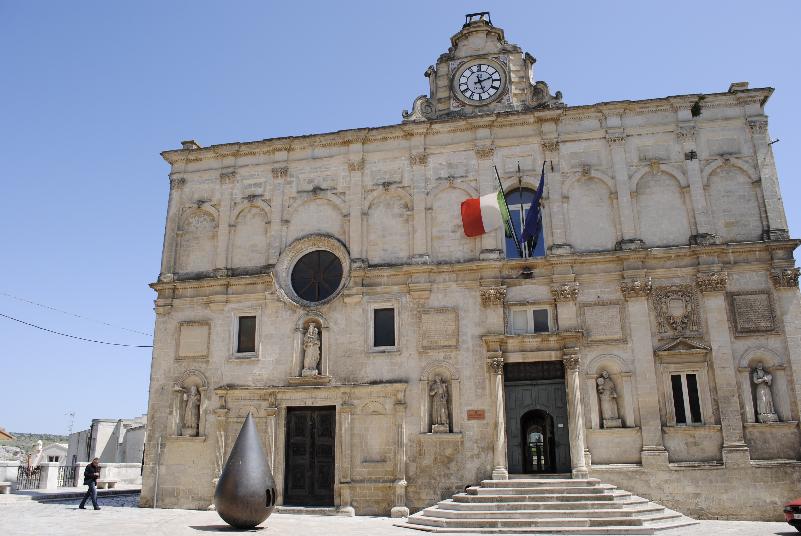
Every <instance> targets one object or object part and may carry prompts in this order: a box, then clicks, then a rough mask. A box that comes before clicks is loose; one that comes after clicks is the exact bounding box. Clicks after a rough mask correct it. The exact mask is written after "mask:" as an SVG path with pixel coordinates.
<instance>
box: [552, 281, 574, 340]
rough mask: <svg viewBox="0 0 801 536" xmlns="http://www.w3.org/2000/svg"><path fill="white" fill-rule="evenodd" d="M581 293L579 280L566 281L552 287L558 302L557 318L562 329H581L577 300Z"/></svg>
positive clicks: (553, 294)
mask: <svg viewBox="0 0 801 536" xmlns="http://www.w3.org/2000/svg"><path fill="white" fill-rule="evenodd" d="M578 294H579V284H578V282H577V281H566V282H564V283H560V284H558V285H554V286H552V287H551V296H553V299H554V301H555V302H556V318H557V323H558V325H559V329H560V330H565V329H579V322H578V310H577V308H576V300H577V299H578Z"/></svg>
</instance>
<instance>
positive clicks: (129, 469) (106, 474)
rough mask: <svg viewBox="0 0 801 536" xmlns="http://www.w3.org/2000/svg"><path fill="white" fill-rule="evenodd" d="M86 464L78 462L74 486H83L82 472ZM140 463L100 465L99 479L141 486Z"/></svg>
mask: <svg viewBox="0 0 801 536" xmlns="http://www.w3.org/2000/svg"><path fill="white" fill-rule="evenodd" d="M87 465H89V463H88V462H80V463H79V464H78V468H77V469H76V470H75V485H76V486H83V472H84V470H85V469H86V466H87ZM141 471H142V464H141V463H101V464H100V478H101V479H102V480H119V483H120V484H138V485H142V475H141Z"/></svg>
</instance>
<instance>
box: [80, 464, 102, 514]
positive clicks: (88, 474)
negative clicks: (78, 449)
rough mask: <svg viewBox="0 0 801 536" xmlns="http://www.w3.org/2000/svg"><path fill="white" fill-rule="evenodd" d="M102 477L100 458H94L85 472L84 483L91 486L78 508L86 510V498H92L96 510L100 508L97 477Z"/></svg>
mask: <svg viewBox="0 0 801 536" xmlns="http://www.w3.org/2000/svg"><path fill="white" fill-rule="evenodd" d="M99 477H100V459H99V458H92V463H90V464H89V465H87V466H86V469H85V470H84V472H83V483H84V485H86V486H89V489H87V490H86V493H85V494H84V496H83V500H82V501H81V504H80V505H78V508H80V509H81V510H86V507H85V506H84V505H85V504H86V499H88V498H90V497H91V498H92V506H94V507H95V510H100V507H99V506H98V505H97V479H98V478H99Z"/></svg>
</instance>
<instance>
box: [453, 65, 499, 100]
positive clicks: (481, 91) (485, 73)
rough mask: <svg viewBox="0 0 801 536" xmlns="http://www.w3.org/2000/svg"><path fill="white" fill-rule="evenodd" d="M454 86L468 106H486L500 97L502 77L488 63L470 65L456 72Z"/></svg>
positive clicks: (496, 69) (497, 69) (497, 70)
mask: <svg viewBox="0 0 801 536" xmlns="http://www.w3.org/2000/svg"><path fill="white" fill-rule="evenodd" d="M454 82H455V83H454V86H455V88H454V89H456V90H457V91H458V93H459V95H460V96H461V97H463V100H466V102H468V103H469V104H473V105H481V104H488V103H489V102H491V101H493V100H495V99H496V98H497V97H499V96H500V92H501V89H502V88H503V86H504V82H505V79H504V75H503V74H502V73H501V72H500V70H499V68H496V67H495V66H493V65H490V64H489V63H472V64H470V65H468V66H467V67H465V68H463V69H462V70H460V71H458V72H457V74H456V77H455V78H454Z"/></svg>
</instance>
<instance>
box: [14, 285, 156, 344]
mask: <svg viewBox="0 0 801 536" xmlns="http://www.w3.org/2000/svg"><path fill="white" fill-rule="evenodd" d="M0 296H6V297H7V298H11V299H12V300H17V301H21V302H25V303H29V304H31V305H35V306H36V307H41V308H43V309H49V310H51V311H56V312H58V313H62V314H65V315H69V316H74V317H75V318H81V319H83V320H88V321H90V322H96V323H98V324H103V325H104V326H108V327H111V328H117V329H122V330H125V331H130V332H131V333H138V334H140V335H146V336H148V337H152V336H153V334H152V333H147V332H145V331H139V330H136V329H130V328H125V327H122V326H117V325H115V324H109V323H108V322H104V321H102V320H97V319H95V318H89V317H88V316H83V315H79V314H77V313H71V312H69V311H65V310H63V309H58V308H56V307H51V306H50V305H45V304H43V303H38V302H35V301H31V300H26V299H25V298H20V297H19V296H14V295H13V294H9V293H8V292H0Z"/></svg>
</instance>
